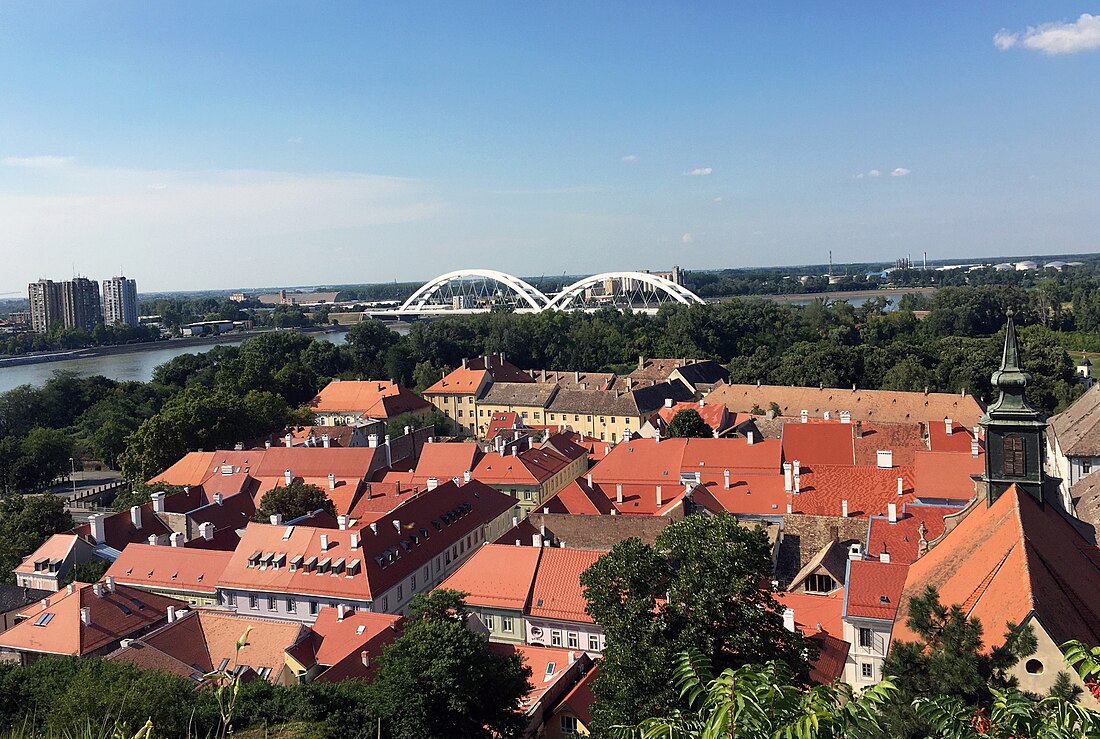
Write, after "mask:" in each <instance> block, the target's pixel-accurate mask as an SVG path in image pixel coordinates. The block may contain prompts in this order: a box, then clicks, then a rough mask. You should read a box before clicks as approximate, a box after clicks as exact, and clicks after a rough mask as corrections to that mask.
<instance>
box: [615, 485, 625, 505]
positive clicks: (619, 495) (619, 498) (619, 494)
mask: <svg viewBox="0 0 1100 739" xmlns="http://www.w3.org/2000/svg"><path fill="white" fill-rule="evenodd" d="M615 502H616V503H619V504H621V503H622V502H623V484H622V483H621V482H617V483H615Z"/></svg>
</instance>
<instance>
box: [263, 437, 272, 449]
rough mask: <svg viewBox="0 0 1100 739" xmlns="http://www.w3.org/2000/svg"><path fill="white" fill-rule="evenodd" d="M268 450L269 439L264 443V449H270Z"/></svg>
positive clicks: (269, 446) (269, 445)
mask: <svg viewBox="0 0 1100 739" xmlns="http://www.w3.org/2000/svg"><path fill="white" fill-rule="evenodd" d="M270 448H271V439H268V440H267V441H265V442H264V449H270Z"/></svg>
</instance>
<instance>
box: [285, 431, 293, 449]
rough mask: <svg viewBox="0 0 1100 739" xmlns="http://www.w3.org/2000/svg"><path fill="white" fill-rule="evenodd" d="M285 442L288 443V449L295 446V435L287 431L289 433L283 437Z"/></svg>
mask: <svg viewBox="0 0 1100 739" xmlns="http://www.w3.org/2000/svg"><path fill="white" fill-rule="evenodd" d="M283 443H285V444H286V448H287V449H290V447H292V446H294V437H293V436H291V435H290V432H287V435H286V436H284V437H283Z"/></svg>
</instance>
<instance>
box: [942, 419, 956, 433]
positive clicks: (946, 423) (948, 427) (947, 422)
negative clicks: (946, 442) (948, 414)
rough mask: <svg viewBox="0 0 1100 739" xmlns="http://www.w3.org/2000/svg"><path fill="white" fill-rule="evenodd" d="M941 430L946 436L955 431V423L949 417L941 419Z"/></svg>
mask: <svg viewBox="0 0 1100 739" xmlns="http://www.w3.org/2000/svg"><path fill="white" fill-rule="evenodd" d="M943 430H944V433H946V434H947V435H948V436H951V434H953V433H955V424H954V423H953V422H952V421H951V419H950V418H945V419H943Z"/></svg>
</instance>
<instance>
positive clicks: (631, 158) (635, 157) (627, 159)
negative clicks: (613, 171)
mask: <svg viewBox="0 0 1100 739" xmlns="http://www.w3.org/2000/svg"><path fill="white" fill-rule="evenodd" d="M622 161H624V162H636V161H638V155H637V154H627V155H626V156H625V157H623V159H622Z"/></svg>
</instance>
